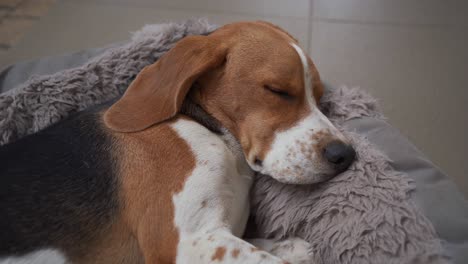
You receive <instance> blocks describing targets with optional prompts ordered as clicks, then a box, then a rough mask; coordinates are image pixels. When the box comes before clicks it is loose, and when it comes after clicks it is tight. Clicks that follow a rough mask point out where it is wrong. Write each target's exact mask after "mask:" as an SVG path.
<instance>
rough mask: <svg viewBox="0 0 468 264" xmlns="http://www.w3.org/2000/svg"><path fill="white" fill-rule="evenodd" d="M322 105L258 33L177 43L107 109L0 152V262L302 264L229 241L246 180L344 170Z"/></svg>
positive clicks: (244, 29) (312, 75)
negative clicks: (45, 256)
mask: <svg viewBox="0 0 468 264" xmlns="http://www.w3.org/2000/svg"><path fill="white" fill-rule="evenodd" d="M322 93H323V90H322V85H321V83H320V78H319V74H318V72H317V70H316V68H315V66H314V64H313V63H312V61H311V60H310V58H309V57H308V56H307V55H306V53H305V52H304V51H303V49H301V48H300V47H299V45H298V43H297V41H296V40H295V39H294V38H293V37H291V35H289V34H288V33H286V32H285V31H283V30H281V29H280V28H278V27H276V26H274V25H272V24H270V23H267V22H240V23H233V24H229V25H226V26H223V27H221V28H219V29H217V30H216V31H214V32H212V33H211V34H209V35H206V36H190V37H186V38H184V39H182V40H180V41H179V42H178V43H177V44H176V45H175V46H174V47H173V48H172V49H171V50H170V51H168V52H167V53H166V54H165V55H164V56H162V57H161V58H160V59H159V60H158V61H157V62H156V63H154V64H152V65H150V66H147V67H146V68H144V69H143V70H142V71H141V72H140V73H139V74H138V76H137V77H136V79H135V80H134V81H133V82H132V83H131V85H130V87H129V88H128V89H127V91H126V92H125V94H124V95H123V96H122V97H121V98H120V99H119V100H118V101H116V102H114V103H111V104H107V105H103V106H99V107H96V108H94V109H91V110H87V111H85V112H81V113H79V114H77V115H75V116H73V117H70V118H68V119H67V120H65V121H62V122H59V123H58V124H55V125H53V126H51V127H49V128H46V129H44V130H42V131H40V132H38V133H36V134H33V135H29V136H26V137H24V138H23V139H21V140H18V141H17V142H13V143H11V144H8V145H5V146H3V147H1V148H0V162H1V164H0V177H1V184H0V228H1V236H0V261H1V260H2V259H3V260H13V261H14V260H19V259H25V258H26V259H27V258H29V259H32V260H33V261H32V262H33V263H34V260H35V259H36V258H37V257H38V256H40V255H41V254H42V253H44V252H49V253H51V254H52V255H54V256H56V257H58V258H61V259H62V260H63V261H64V262H66V263H87V264H88V263H190V264H193V263H243V264H249V263H286V261H290V262H291V263H307V262H308V261H309V257H310V256H309V254H308V253H309V252H308V244H307V243H306V242H305V241H303V240H301V239H290V240H286V241H278V242H275V241H261V240H254V241H251V242H252V243H253V244H252V243H251V242H248V241H245V240H242V239H241V238H240V237H242V234H243V232H244V229H245V227H246V223H247V219H248V215H249V198H248V196H249V195H248V194H249V189H250V187H251V184H252V180H253V177H254V174H255V172H259V173H263V174H267V175H270V176H271V177H273V178H275V179H277V180H278V181H280V182H283V183H288V184H312V183H318V182H322V181H326V180H327V179H330V178H331V177H333V176H335V175H337V174H338V173H340V172H342V171H344V170H346V169H347V168H348V167H349V165H350V164H351V163H352V162H353V160H354V158H355V152H354V150H353V148H352V147H351V146H350V145H349V143H348V141H347V140H346V138H345V137H344V136H343V135H342V134H341V133H340V132H339V131H338V130H337V129H336V128H335V127H334V126H333V125H332V124H331V123H330V121H329V120H328V119H327V118H326V117H325V116H324V115H323V114H322V113H321V112H320V110H319V109H318V107H317V102H318V101H319V100H320V97H321V96H322ZM254 244H255V245H254ZM41 252H42V253H41Z"/></svg>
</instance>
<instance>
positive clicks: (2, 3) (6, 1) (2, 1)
mask: <svg viewBox="0 0 468 264" xmlns="http://www.w3.org/2000/svg"><path fill="white" fill-rule="evenodd" d="M21 1H23V0H0V7H15V6H16V5H18V4H19V3H20V2H21Z"/></svg>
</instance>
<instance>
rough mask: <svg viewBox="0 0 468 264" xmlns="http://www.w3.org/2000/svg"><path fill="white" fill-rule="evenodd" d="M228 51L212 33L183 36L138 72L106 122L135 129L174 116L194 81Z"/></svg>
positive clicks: (112, 126)
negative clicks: (166, 51)
mask: <svg viewBox="0 0 468 264" xmlns="http://www.w3.org/2000/svg"><path fill="white" fill-rule="evenodd" d="M226 52H227V48H226V47H225V46H224V45H223V44H222V43H221V41H219V40H217V39H214V38H213V37H210V36H190V37H186V38H184V39H182V40H181V41H179V42H178V43H177V44H176V45H175V46H174V47H173V48H172V49H171V50H170V51H169V52H168V53H166V54H165V55H164V56H162V57H161V58H160V59H159V60H158V61H157V62H156V63H154V64H152V65H149V66H146V67H145V68H144V69H143V70H142V71H141V72H140V73H139V74H138V76H137V77H136V79H135V80H134V81H133V82H132V83H131V84H130V87H129V88H128V89H127V91H126V92H125V94H124V95H123V96H122V98H120V100H119V101H117V102H116V103H115V104H114V105H112V106H111V107H110V108H109V109H108V110H107V111H106V113H105V114H104V123H105V124H106V125H107V126H108V127H109V128H110V129H112V130H114V131H118V132H135V131H140V130H143V129H145V128H148V127H149V126H151V125H153V124H156V123H159V122H162V121H164V120H167V119H169V118H171V117H174V116H175V115H176V114H177V112H178V111H179V110H180V107H181V106H182V102H183V101H184V98H185V96H186V95H187V93H188V92H189V89H190V87H191V86H192V84H193V82H194V81H195V80H196V79H197V78H198V77H199V76H200V75H201V74H203V73H205V72H207V71H209V70H211V69H213V68H215V67H217V66H219V65H221V64H222V63H223V62H224V60H225V57H226Z"/></svg>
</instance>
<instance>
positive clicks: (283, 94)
mask: <svg viewBox="0 0 468 264" xmlns="http://www.w3.org/2000/svg"><path fill="white" fill-rule="evenodd" d="M263 87H264V88H265V89H266V90H268V91H270V92H272V93H274V94H275V95H277V96H279V97H281V98H283V99H286V100H292V99H294V96H292V95H291V94H289V93H288V92H286V91H283V90H281V89H279V88H276V87H273V86H270V85H264V86H263Z"/></svg>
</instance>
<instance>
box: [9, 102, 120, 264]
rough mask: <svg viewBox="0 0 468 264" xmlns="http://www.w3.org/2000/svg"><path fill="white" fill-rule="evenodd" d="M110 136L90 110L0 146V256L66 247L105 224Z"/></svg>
mask: <svg viewBox="0 0 468 264" xmlns="http://www.w3.org/2000/svg"><path fill="white" fill-rule="evenodd" d="M111 140H112V139H111V137H110V136H109V135H107V134H106V133H105V131H104V130H103V129H102V127H101V125H100V118H99V114H98V113H97V111H96V110H93V111H91V112H83V113H80V114H78V115H76V116H74V117H72V118H69V119H67V120H65V121H63V122H60V123H58V124H56V125H54V126H51V127H49V128H47V129H45V130H43V131H40V132H38V133H36V134H33V135H30V136H27V137H25V138H23V139H20V140H18V141H17V142H14V143H11V144H8V145H5V146H2V147H0V229H1V230H2V235H1V238H0V257H2V256H6V255H22V254H25V253H28V252H30V251H32V250H37V249H41V248H58V249H65V251H67V252H69V249H71V248H75V249H76V248H77V245H79V244H82V245H86V244H87V242H90V241H92V240H93V239H94V238H95V237H96V236H98V235H99V232H98V230H105V229H106V225H108V223H109V222H110V221H109V220H110V218H112V216H113V214H115V213H116V212H117V210H118V208H117V204H118V203H117V194H116V190H117V188H116V184H117V181H116V178H115V177H112V173H113V170H114V167H113V165H112V162H113V161H112V157H111V156H110V155H111V154H110V153H111V152H110V151H108V149H109V148H110V146H111V144H110V141H111ZM38 216H40V217H38ZM67 249H68V250H67ZM76 254H79V252H76Z"/></svg>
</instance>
